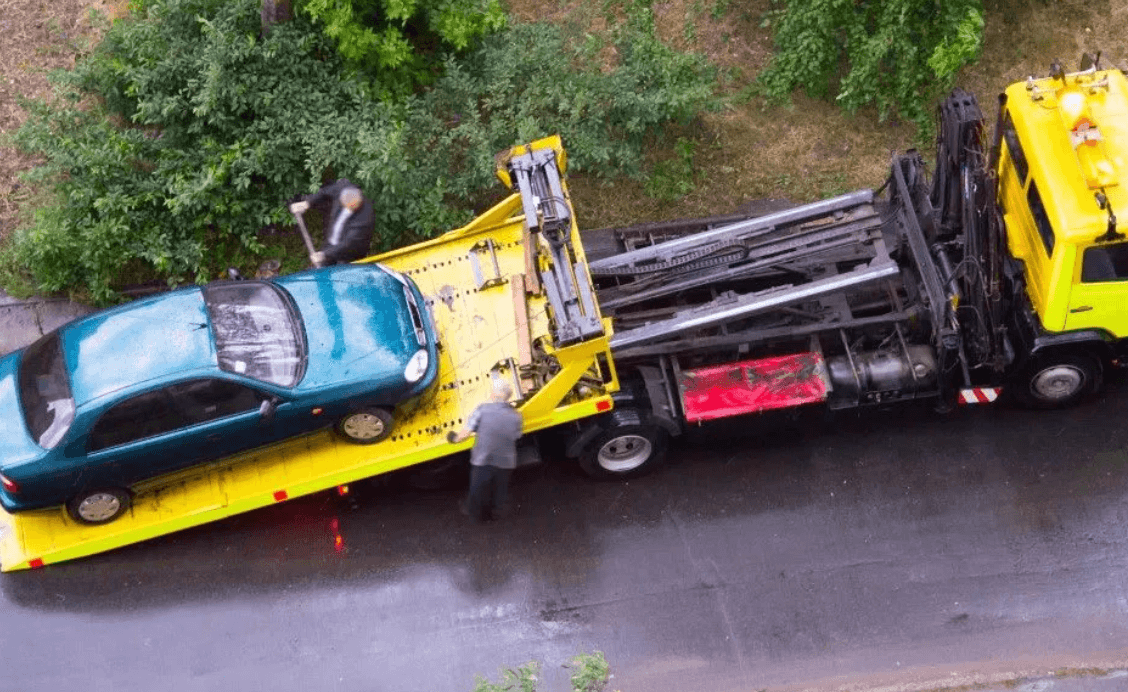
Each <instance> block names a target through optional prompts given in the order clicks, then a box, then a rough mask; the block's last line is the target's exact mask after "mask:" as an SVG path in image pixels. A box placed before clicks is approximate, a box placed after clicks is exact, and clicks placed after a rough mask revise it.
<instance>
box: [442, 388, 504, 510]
mask: <svg viewBox="0 0 1128 692" xmlns="http://www.w3.org/2000/svg"><path fill="white" fill-rule="evenodd" d="M511 396H513V388H512V387H510V386H509V384H508V383H507V382H505V381H504V380H497V379H495V380H494V381H493V387H492V391H491V394H490V400H489V401H487V402H486V403H484V404H481V405H480V406H478V408H476V409H474V412H473V413H471V414H470V418H468V419H467V421H466V425H465V426H464V427H463V428H462V430H460V431H459V432H454V431H453V430H452V431H450V432H449V433H448V434H447V440H448V441H449V442H452V443H455V442H462V441H463V440H465V439H468V438H469V437H470V436H471V435H475V439H474V447H473V449H471V450H470V492H469V494H468V495H467V497H466V499H465V500H463V502H462V503H461V504H460V507H461V508H462V511H463V512H464V513H465V514H468V515H469V516H470V520H471V521H473V522H479V521H483V520H485V519H491V518H492V519H496V518H497V517H498V516H499V515H500V514H501V513H502V512H504V511H505V507H506V495H507V493H508V491H509V477H510V475H512V473H513V469H515V468H517V440H518V438H520V437H521V414H520V413H518V412H517V410H516V409H514V408H513V407H512V406H511V405H510V404H509V398H510V397H511Z"/></svg>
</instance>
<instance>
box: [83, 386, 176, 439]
mask: <svg viewBox="0 0 1128 692" xmlns="http://www.w3.org/2000/svg"><path fill="white" fill-rule="evenodd" d="M184 425H185V421H184V417H183V416H181V415H180V414H179V412H177V410H176V408H175V407H174V406H172V403H171V402H170V401H169V398H168V392H167V391H165V390H164V389H158V390H157V391H154V392H146V393H144V394H139V395H137V396H135V397H132V398H130V399H126V400H125V401H123V402H121V403H120V404H117V405H116V406H114V407H113V408H111V409H110V410H109V411H106V412H105V413H104V414H102V417H101V418H100V419H99V420H98V422H97V423H96V424H95V425H94V429H93V430H91V431H90V442H89V443H88V445H87V448H88V449H89V451H91V452H96V451H98V450H100V449H106V448H108V447H116V446H117V445H122V444H126V443H128V442H134V441H136V440H143V439H145V438H146V437H153V436H155V435H160V434H161V433H166V432H169V431H170V430H175V429H177V428H180V427H183V426H184Z"/></svg>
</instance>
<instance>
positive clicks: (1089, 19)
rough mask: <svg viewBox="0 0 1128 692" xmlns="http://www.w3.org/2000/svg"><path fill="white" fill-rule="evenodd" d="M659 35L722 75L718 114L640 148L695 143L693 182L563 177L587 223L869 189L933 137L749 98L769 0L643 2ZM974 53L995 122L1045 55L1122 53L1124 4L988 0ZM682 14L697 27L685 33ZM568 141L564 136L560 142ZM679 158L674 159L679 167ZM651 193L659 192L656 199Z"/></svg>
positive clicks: (558, 15) (973, 79)
mask: <svg viewBox="0 0 1128 692" xmlns="http://www.w3.org/2000/svg"><path fill="white" fill-rule="evenodd" d="M510 6H511V8H512V9H513V11H514V12H515V13H516V14H517V15H518V16H521V17H524V18H526V19H531V18H547V19H553V20H555V21H560V20H561V19H563V18H565V17H566V18H567V19H569V20H571V21H578V22H581V23H583V22H585V21H589V22H591V23H590V25H591V26H592V27H593V28H597V26H598V21H592V14H593V12H592V10H590V9H588V7H587V6H584V5H583V4H581V3H572V4H569V3H564V4H562V5H556V6H554V7H553V9H552V13H551V15H543V14H539V13H541V12H542V10H541V9H540V5H539V4H538V3H535V2H532V1H531V0H510ZM653 7H654V10H655V13H656V18H657V22H658V25H659V29H660V31H661V33H662V36H663V38H664V39H666V40H667V41H669V42H670V43H672V44H675V45H677V46H679V47H681V48H684V49H688V50H695V51H698V52H702V53H705V54H706V55H708V56H709V57H710V59H711V60H713V61H714V62H715V63H716V64H717V65H718V66H720V68H721V73H722V74H723V75H725V77H724V79H723V81H722V85H721V86H722V89H723V92H724V93H725V94H726V95H727V96H728V97H729V103H728V106H727V107H726V108H725V109H724V110H723V111H721V112H718V113H712V114H708V115H706V116H705V117H703V118H702V119H701V120H700V121H699V122H697V123H693V124H692V125H691V126H690V127H687V128H685V129H684V130H682V131H677V130H675V131H674V132H672V133H671V134H670V135H669V136H667V137H665V138H664V139H663V140H662V141H655V142H652V143H651V146H650V163H651V165H652V166H653V167H654V168H653V169H652V170H655V171H657V172H658V173H659V174H660V175H665V174H666V173H667V172H668V171H669V169H670V166H671V164H670V163H668V162H677V161H679V149H678V148H679V143H680V142H681V141H682V140H683V139H687V138H688V139H690V140H692V141H693V142H694V155H693V158H692V170H693V180H692V189H691V191H689V192H688V193H687V194H679V195H669V194H666V195H653V194H648V192H653V191H654V189H655V188H656V187H657V189H659V190H668V189H670V187H671V184H670V182H671V181H665V184H663V185H660V186H654V185H653V184H652V185H650V186H649V187H648V185H647V184H646V183H645V182H633V181H629V182H624V181H618V180H617V181H613V182H607V181H600V180H595V179H589V178H584V177H578V176H576V177H573V178H572V179H571V181H570V185H571V189H572V193H573V200H574V202H575V206H576V209H577V217H578V218H579V220H580V223H581V225H582V226H583V227H585V228H597V227H605V226H618V225H630V224H634V223H641V222H646V221H659V220H664V219H671V218H683V217H692V216H703V215H713V214H725V213H730V212H733V211H735V210H737V209H738V208H739V207H740V206H741V205H743V204H745V203H747V202H748V201H750V200H754V199H758V198H764V197H771V198H782V199H788V200H791V201H793V202H797V203H802V202H810V201H814V200H817V199H822V198H824V197H828V196H833V195H836V194H841V193H844V192H849V191H852V190H856V189H859V188H866V187H868V188H876V187H878V186H880V185H881V184H882V183H883V182H884V180H885V177H886V176H887V175H888V169H889V163H890V160H891V158H892V155H893V153H895V152H898V151H904V150H905V149H908V148H910V147H914V146H915V147H917V148H919V149H921V151H922V152H923V153H924V154H925V156H926V158H931V155H932V144H931V143H930V142H920V141H918V138H917V133H916V131H915V128H914V127H913V126H912V125H911V124H908V123H903V122H899V121H896V120H894V121H888V122H879V121H878V118H877V115H876V112H875V111H873V110H863V111H860V112H859V113H857V114H854V115H849V114H847V113H844V112H843V111H841V110H839V109H838V108H836V107H835V106H834V104H833V103H830V102H826V101H818V100H814V99H811V98H809V97H807V96H806V95H804V94H796V95H795V96H794V97H793V99H792V101H791V103H790V104H788V105H784V106H766V105H765V104H764V103H763V101H762V100H761V99H760V98H759V97H757V96H755V94H754V92H753V90H752V89H750V85H751V82H752V78H753V77H754V76H755V75H756V74H758V73H759V71H760V70H761V69H763V67H764V65H765V64H766V63H767V60H768V57H769V56H770V54H771V49H772V43H771V33H770V31H771V27H770V21H769V20H770V15H769V13H770V11H771V10H772V7H773V6H772V4H771V3H770V2H768V1H767V0H752V1H750V2H747V3H728V2H721V1H719V0H714V1H712V2H710V0H704V5H702V0H669V1H667V2H662V3H655V4H654V5H653ZM985 9H986V27H985V37H984V38H985V42H984V51H983V55H982V56H981V58H980V60H979V61H978V62H977V63H976V64H974V65H971V66H968V67H966V68H965V69H964V70H963V71H962V72H961V73H960V74H959V76H958V78H957V84H956V85H957V86H959V87H962V88H963V89H966V90H967V91H970V92H971V93H974V94H976V95H977V97H978V98H979V101H980V105H981V106H982V107H983V110H984V113H985V115H986V117H987V118H988V122H990V123H993V122H994V117H995V114H996V110H997V109H996V105H995V104H996V100H995V96H996V95H997V94H998V93H999V92H1001V91H1002V90H1003V88H1005V87H1006V85H1007V84H1010V83H1011V82H1014V81H1019V80H1022V79H1025V78H1026V77H1027V76H1028V75H1031V74H1035V75H1044V74H1046V73H1047V71H1048V67H1049V65H1050V63H1051V62H1053V61H1054V60H1055V59H1057V60H1061V61H1062V63H1063V64H1064V65H1066V66H1067V68H1076V66H1077V65H1078V62H1079V60H1080V56H1081V53H1082V52H1084V51H1090V52H1095V51H1097V50H1101V51H1103V53H1104V56H1105V58H1104V60H1103V64H1105V65H1106V66H1112V65H1124V63H1123V60H1124V59H1125V58H1128V34H1125V33H1124V32H1123V31H1121V29H1122V27H1124V26H1126V25H1128V2H1125V0H1113V1H1112V2H1095V3H1094V2H1081V1H1078V0H988V1H987V2H986V3H985ZM687 21H692V22H693V23H694V25H695V29H694V31H692V32H687V31H685V30H684V26H685V23H686V22H687ZM566 145H567V142H565V146H566ZM679 165H680V164H679ZM655 197H657V198H655Z"/></svg>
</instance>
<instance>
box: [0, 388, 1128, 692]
mask: <svg viewBox="0 0 1128 692" xmlns="http://www.w3.org/2000/svg"><path fill="white" fill-rule="evenodd" d="M1126 418H1128V386H1126V385H1125V384H1123V383H1119V384H1117V385H1116V387H1115V388H1114V389H1113V390H1112V391H1110V392H1108V393H1107V394H1105V395H1103V396H1102V397H1101V398H1100V399H1098V400H1095V401H1093V402H1090V403H1088V404H1087V405H1085V406H1083V407H1081V408H1078V409H1074V410H1071V411H1068V412H1052V413H1040V412H1028V411H1021V410H1009V409H1005V408H994V409H981V410H976V411H971V410H961V411H957V412H955V413H953V414H949V415H947V416H940V415H937V414H934V413H932V412H931V411H930V410H929V409H927V408H925V407H920V408H910V409H897V410H894V411H890V412H871V413H868V414H866V415H862V416H859V415H857V414H854V413H847V414H842V415H838V416H836V417H834V418H833V419H828V418H826V417H825V416H823V415H821V414H819V413H816V412H807V413H806V414H804V415H802V416H800V417H798V418H796V419H792V418H788V417H770V418H769V417H765V418H754V419H747V418H745V419H740V420H736V421H728V422H725V423H723V424H720V425H713V426H709V427H705V428H700V429H695V430H694V431H693V432H692V434H691V435H689V436H688V437H687V438H684V439H682V440H681V441H678V442H675V444H674V445H673V447H672V449H671V453H670V459H669V463H668V464H667V465H666V466H665V467H664V468H662V469H661V470H659V471H658V472H657V473H655V474H652V475H650V476H647V477H645V478H642V479H638V480H635V481H631V482H629V483H595V482H591V481H588V480H586V479H585V478H583V477H581V476H579V475H578V473H576V472H573V471H572V470H571V469H569V468H562V467H560V466H545V467H539V468H535V469H530V470H527V471H524V472H522V474H521V476H520V477H519V478H518V480H517V482H516V484H515V486H514V488H513V492H514V494H515V498H516V500H517V501H518V503H519V507H518V508H517V511H516V512H515V514H514V515H513V516H511V517H510V518H508V519H507V520H505V521H504V522H501V523H497V524H492V525H485V526H471V525H468V524H467V523H466V521H465V518H464V517H462V516H461V515H460V514H459V513H458V511H457V509H456V500H457V498H458V496H459V493H458V492H457V491H454V490H444V491H427V492H424V491H417V490H405V489H402V488H394V487H385V488H380V489H368V490H367V491H365V492H363V493H360V496H361V497H360V499H361V502H360V503H359V506H358V507H356V508H352V507H350V505H349V504H348V503H346V502H343V501H341V500H339V499H337V498H335V497H332V496H330V495H328V494H324V495H319V496H316V497H312V498H303V499H299V500H295V501H291V502H288V503H284V504H282V505H278V506H274V507H271V508H269V509H266V510H261V511H258V512H255V513H251V514H248V515H243V516H241V517H236V518H233V519H231V520H227V521H224V522H220V523H217V524H213V525H210V526H207V527H202V528H199V529H194V530H190V531H187V532H184V533H181V534H178V535H174V536H170V537H165V538H162V539H157V540H154V541H151V542H149V543H146V544H142V545H139V546H132V547H129V548H125V549H122V550H119V551H116V552H113V553H109V554H105V555H101V556H96V557H94V558H89V559H85V560H80V561H76V562H73V563H69V564H62V565H56V566H51V567H48V568H46V569H43V570H38V571H34V572H22V573H13V574H6V575H3V576H2V577H0V589H2V591H0V654H2V655H3V657H4V660H5V663H6V665H5V666H4V673H3V675H2V677H0V690H13V691H16V690H19V691H21V692H36V691H39V690H44V691H52V692H53V691H56V690H63V689H82V690H84V691H94V690H98V691H101V690H107V691H108V690H114V691H115V692H121V691H122V690H146V691H149V690H162V691H165V692H179V691H181V690H220V689H228V690H240V691H242V690H271V691H272V692H285V691H288V690H317V691H319V690H348V691H350V692H357V691H367V690H373V691H376V690H380V691H384V690H387V691H400V690H402V691H405V692H406V691H412V692H415V691H419V690H427V691H432V690H434V691H447V690H449V691H452V692H453V691H458V690H466V691H468V690H470V689H472V687H473V682H474V676H475V674H484V675H489V676H491V677H495V678H496V673H497V671H498V669H499V667H501V666H506V665H517V664H520V663H523V662H525V661H527V660H530V659H536V660H539V661H542V662H543V663H544V664H545V668H544V685H543V687H542V690H545V691H554V690H565V689H567V674H568V672H567V671H566V670H565V669H563V668H562V667H561V664H562V663H564V662H565V661H567V660H568V659H569V658H570V657H571V656H572V655H574V654H576V653H578V652H581V651H591V650H596V649H598V650H602V651H604V652H605V653H606V656H607V659H608V660H609V661H610V663H611V665H612V669H613V672H614V673H615V679H614V680H613V681H612V687H611V688H610V689H618V690H622V691H623V692H641V691H646V692H667V691H670V692H672V691H674V690H760V689H772V690H776V689H807V688H811V689H847V688H849V689H874V688H878V687H881V688H883V689H893V688H886V687H884V686H885V685H887V684H892V683H898V684H899V683H913V684H915V685H916V688H917V689H919V688H921V686H922V685H926V683H927V684H931V683H933V682H935V681H948V680H951V681H952V682H953V684H955V683H957V682H960V681H965V680H969V679H970V680H984V679H988V678H990V676H994V677H995V679H1003V678H1005V677H1006V676H1007V675H1011V674H1030V673H1032V672H1035V671H1041V672H1042V674H1044V673H1046V672H1048V671H1052V670H1055V669H1060V668H1066V667H1071V668H1084V667H1088V666H1096V667H1110V666H1114V665H1124V664H1125V662H1126V661H1128V593H1126V586H1125V584H1126V581H1125V576H1126V572H1125V567H1126V565H1128V531H1126V527H1128V505H1126V503H1125V499H1126V497H1128V426H1125V425H1124V423H1123V421H1124V420H1125V419H1126ZM983 676H987V677H983ZM852 685H856V687H852ZM932 686H935V685H932ZM912 688H913V686H912V685H909V687H904V688H897V689H912Z"/></svg>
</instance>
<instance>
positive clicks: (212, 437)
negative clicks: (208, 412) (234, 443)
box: [204, 433, 223, 442]
mask: <svg viewBox="0 0 1128 692" xmlns="http://www.w3.org/2000/svg"><path fill="white" fill-rule="evenodd" d="M204 439H206V440H207V441H208V442H219V441H220V440H222V439H223V435H220V434H219V433H216V434H215V435H208V436H207V437H206V438H204Z"/></svg>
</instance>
